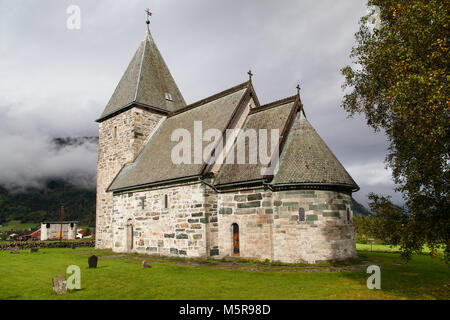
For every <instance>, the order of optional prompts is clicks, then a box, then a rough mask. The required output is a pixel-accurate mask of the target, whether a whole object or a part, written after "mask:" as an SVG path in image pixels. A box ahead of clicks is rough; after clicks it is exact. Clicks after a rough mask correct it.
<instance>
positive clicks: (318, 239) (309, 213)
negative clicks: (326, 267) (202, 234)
mask: <svg viewBox="0 0 450 320" xmlns="http://www.w3.org/2000/svg"><path fill="white" fill-rule="evenodd" d="M300 208H303V209H304V221H300V217H299V209H300ZM218 213H219V214H218V222H219V234H218V239H219V255H218V256H219V257H224V256H233V255H234V254H233V231H232V225H233V224H234V223H236V224H237V225H238V226H239V249H240V250H239V251H240V254H239V256H240V257H252V258H258V259H269V260H272V261H282V262H288V263H300V262H308V263H316V262H320V261H325V260H345V259H349V258H355V257H356V247H355V238H354V229H353V225H352V222H351V221H352V215H353V213H352V211H351V197H350V195H349V194H346V193H342V192H334V191H325V190H291V191H279V192H272V191H269V190H263V189H257V190H246V191H235V192H230V193H224V194H219V196H218Z"/></svg>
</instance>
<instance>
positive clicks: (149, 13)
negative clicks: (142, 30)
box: [144, 8, 152, 24]
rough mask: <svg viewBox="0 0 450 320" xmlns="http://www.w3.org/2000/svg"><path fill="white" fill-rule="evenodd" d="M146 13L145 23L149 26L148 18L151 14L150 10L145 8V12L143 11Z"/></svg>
mask: <svg viewBox="0 0 450 320" xmlns="http://www.w3.org/2000/svg"><path fill="white" fill-rule="evenodd" d="M144 11H145V12H146V13H147V21H146V22H145V23H147V24H150V17H151V16H152V13H151V12H150V9H148V8H147V10H144Z"/></svg>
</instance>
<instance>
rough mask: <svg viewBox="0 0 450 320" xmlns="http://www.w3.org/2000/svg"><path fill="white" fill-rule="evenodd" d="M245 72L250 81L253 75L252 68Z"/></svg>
mask: <svg viewBox="0 0 450 320" xmlns="http://www.w3.org/2000/svg"><path fill="white" fill-rule="evenodd" d="M247 74H248V79H249V80H250V81H252V77H253V73H252V70H248V72H247Z"/></svg>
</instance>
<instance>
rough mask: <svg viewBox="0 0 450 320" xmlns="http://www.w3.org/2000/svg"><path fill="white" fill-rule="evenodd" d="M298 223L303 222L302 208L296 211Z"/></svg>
mask: <svg viewBox="0 0 450 320" xmlns="http://www.w3.org/2000/svg"><path fill="white" fill-rule="evenodd" d="M298 221H299V222H304V221H305V209H303V208H300V209H298Z"/></svg>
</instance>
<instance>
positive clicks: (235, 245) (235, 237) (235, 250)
mask: <svg viewBox="0 0 450 320" xmlns="http://www.w3.org/2000/svg"><path fill="white" fill-rule="evenodd" d="M233 254H234V255H235V256H238V255H239V226H238V225H237V223H233Z"/></svg>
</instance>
